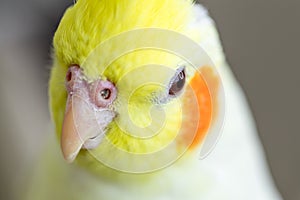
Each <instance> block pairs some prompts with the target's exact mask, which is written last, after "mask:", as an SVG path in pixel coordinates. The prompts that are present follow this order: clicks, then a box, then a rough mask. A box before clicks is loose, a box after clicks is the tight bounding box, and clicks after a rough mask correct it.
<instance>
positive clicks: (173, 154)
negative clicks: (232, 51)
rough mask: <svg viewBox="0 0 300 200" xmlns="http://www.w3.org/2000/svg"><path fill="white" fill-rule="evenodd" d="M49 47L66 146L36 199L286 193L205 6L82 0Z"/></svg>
mask: <svg viewBox="0 0 300 200" xmlns="http://www.w3.org/2000/svg"><path fill="white" fill-rule="evenodd" d="M53 47H54V51H53V68H52V70H51V78H50V87H49V88H50V89H49V98H50V109H51V114H52V118H53V121H54V124H55V128H56V133H57V141H58V142H57V141H55V142H53V143H55V145H54V144H52V142H50V143H51V144H50V145H49V147H48V148H47V152H46V153H45V154H43V156H44V158H43V161H41V164H40V166H39V169H38V170H37V171H38V172H37V173H36V175H35V176H34V180H33V184H32V186H31V188H30V190H29V192H28V197H29V199H85V200H86V199H91V200H94V199H105V200H114V199H151V200H153V199H159V200H165V199H166V200H167V199H173V200H174V199H191V200H195V199H199V200H240V199H243V200H247V199H249V200H250V199H251V200H253V199H263V200H276V199H280V195H279V194H278V193H277V191H276V189H275V187H274V186H273V183H272V181H271V178H270V176H269V173H268V170H267V168H266V164H265V161H264V156H263V153H262V148H261V146H260V144H259V141H258V138H257V135H256V129H255V124H254V122H253V119H252V117H251V114H250V111H249V108H248V106H247V103H246V101H245V98H244V96H243V93H242V91H241V89H240V88H239V86H238V83H237V82H236V81H235V79H234V77H233V75H232V74H231V72H230V69H229V67H228V65H227V64H226V61H225V58H224V55H223V51H222V47H221V45H220V41H219V38H218V34H217V31H216V28H215V25H214V22H213V20H212V19H211V18H210V17H209V16H208V14H207V11H206V10H205V9H204V8H203V7H202V6H200V5H197V4H194V3H193V2H192V1H190V0H151V1H149V0H130V1H121V0H78V1H77V2H76V3H75V4H74V5H73V6H72V7H70V8H69V9H68V10H67V11H66V13H65V14H64V16H63V18H62V20H61V22H60V25H59V27H58V29H57V31H56V33H55V36H54V40H53ZM225 97H226V98H225ZM224 115H226V117H224ZM221 132H222V135H221V137H219V136H220V133H221ZM216 143H217V144H216ZM58 144H60V147H61V150H62V154H60V152H59V151H58V150H57V149H58V148H59V145H58ZM215 144H216V146H215ZM214 146H215V147H214ZM213 147H214V148H213ZM212 148H213V150H212V152H211V153H210V154H209V155H208V156H207V154H208V153H209V152H210V151H211V149H212ZM61 155H63V156H61ZM204 157H205V159H200V158H204ZM63 158H64V159H63ZM67 163H72V164H67Z"/></svg>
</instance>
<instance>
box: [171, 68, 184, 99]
mask: <svg viewBox="0 0 300 200" xmlns="http://www.w3.org/2000/svg"><path fill="white" fill-rule="evenodd" d="M184 84H185V72H184V69H182V70H181V71H179V73H177V74H176V75H175V77H174V78H173V80H172V81H171V87H170V89H169V95H171V96H176V95H178V94H179V93H180V92H181V90H182V89H183V87H184Z"/></svg>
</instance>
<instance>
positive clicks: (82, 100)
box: [61, 92, 115, 163]
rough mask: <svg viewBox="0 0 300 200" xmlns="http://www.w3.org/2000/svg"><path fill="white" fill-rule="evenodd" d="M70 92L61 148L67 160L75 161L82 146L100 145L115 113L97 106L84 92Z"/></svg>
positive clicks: (92, 147)
mask: <svg viewBox="0 0 300 200" xmlns="http://www.w3.org/2000/svg"><path fill="white" fill-rule="evenodd" d="M80 94H81V95H79V94H78V93H74V94H69V96H68V100H67V105H66V112H65V116H64V121H63V125H62V135H61V149H62V152H63V156H64V158H65V160H66V161H67V162H69V163H71V162H73V161H74V160H75V158H76V156H77V155H78V153H79V151H80V150H81V149H82V148H85V149H94V148H96V147H98V145H99V144H100V142H101V140H102V139H103V137H104V134H105V128H106V126H107V125H108V124H109V123H110V122H111V121H112V120H113V118H114V116H115V114H114V112H113V111H111V110H110V109H108V108H96V107H95V106H94V104H92V103H91V102H89V100H88V98H87V97H86V95H84V93H82V92H81V93H80Z"/></svg>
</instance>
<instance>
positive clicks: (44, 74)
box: [0, 0, 300, 200]
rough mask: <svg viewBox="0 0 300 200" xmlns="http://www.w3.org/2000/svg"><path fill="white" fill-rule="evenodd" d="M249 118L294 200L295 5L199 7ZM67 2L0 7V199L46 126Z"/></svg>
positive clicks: (288, 198) (227, 1) (299, 176)
mask: <svg viewBox="0 0 300 200" xmlns="http://www.w3.org/2000/svg"><path fill="white" fill-rule="evenodd" d="M199 2H201V3H203V4H204V5H205V6H206V7H207V8H208V9H209V11H210V13H211V15H212V17H213V18H214V19H215V21H216V23H217V26H218V29H219V31H220V34H221V38H222V41H223V45H224V49H225V52H226V55H227V58H228V61H229V63H230V65H231V66H232V69H233V71H234V73H235V74H236V77H237V79H238V80H239V81H240V83H241V85H242V87H243V88H244V90H245V92H246V94H247V97H248V99H249V102H250V105H251V108H252V110H253V113H254V116H255V119H256V122H257V126H258V130H259V134H260V138H261V140H262V143H263V145H264V148H265V151H266V154H267V159H268V162H269V166H270V168H271V171H272V175H273V177H274V180H275V182H276V185H277V187H278V189H279V191H280V192H281V193H282V195H283V197H284V199H285V200H300V156H299V154H300V144H299V143H300V130H299V129H300V128H299V125H300V115H299V114H300V105H299V104H300V89H299V87H300V66H299V63H300V61H299V58H300V52H299V48H298V47H299V45H300V39H299V36H300V26H299V20H300V1H299V0H285V1H282V0H264V1H261V0H251V1H249V0H239V1H236V0H200V1H199ZM72 3H73V1H72V0H51V1H50V0H27V1H21V0H0V47H1V48H0V131H1V134H0V137H1V142H0V159H1V167H0V186H1V187H0V199H8V200H10V199H14V197H15V193H16V188H17V187H18V185H19V184H20V183H21V182H22V181H24V180H25V179H26V178H28V176H30V175H29V174H27V172H28V169H29V168H30V167H32V166H33V163H34V161H35V160H36V159H37V156H38V154H39V151H40V149H41V147H42V146H43V145H44V144H45V143H44V142H43V141H44V140H45V138H46V137H47V135H49V134H51V133H49V130H50V127H51V122H50V117H49V113H48V102H47V87H48V85H47V84H48V83H47V81H48V77H49V69H50V64H51V62H50V56H49V55H50V47H51V42H52V36H53V34H54V31H55V29H56V27H57V25H58V23H59V19H60V18H61V16H62V14H63V12H64V10H65V9H66V7H67V6H69V5H71V4H72Z"/></svg>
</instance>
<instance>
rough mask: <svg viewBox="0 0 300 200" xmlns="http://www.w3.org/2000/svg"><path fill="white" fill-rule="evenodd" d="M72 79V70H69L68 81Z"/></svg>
mask: <svg viewBox="0 0 300 200" xmlns="http://www.w3.org/2000/svg"><path fill="white" fill-rule="evenodd" d="M71 80H72V72H71V71H70V70H69V71H68V72H67V75H66V81H67V82H70V81H71Z"/></svg>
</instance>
